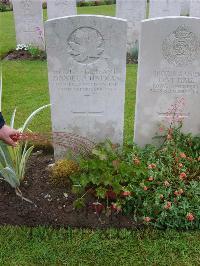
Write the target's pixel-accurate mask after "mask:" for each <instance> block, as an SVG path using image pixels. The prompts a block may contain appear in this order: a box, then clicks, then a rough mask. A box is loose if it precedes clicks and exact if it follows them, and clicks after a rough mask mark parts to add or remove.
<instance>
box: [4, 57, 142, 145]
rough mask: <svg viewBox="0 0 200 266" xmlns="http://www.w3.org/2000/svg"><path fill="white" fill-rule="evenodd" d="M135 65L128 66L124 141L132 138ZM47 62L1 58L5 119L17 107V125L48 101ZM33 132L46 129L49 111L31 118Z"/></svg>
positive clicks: (46, 130) (48, 128)
mask: <svg viewBox="0 0 200 266" xmlns="http://www.w3.org/2000/svg"><path fill="white" fill-rule="evenodd" d="M136 71H137V66H136V65H128V66H127V81H126V105H125V140H126V141H131V140H132V139H133V113H134V105H135V88H136ZM47 78H48V77H47V65H46V62H40V61H4V63H3V98H2V111H3V114H4V116H5V118H6V120H7V121H9V119H10V117H11V114H12V112H13V110H14V109H15V108H17V115H16V127H20V126H21V125H22V122H23V121H24V119H26V117H27V116H28V114H29V113H31V112H32V111H33V110H35V109H37V108H38V107H39V106H41V105H43V104H47V103H49V101H50V100H49V94H48V81H47ZM30 128H31V129H32V130H33V131H37V132H49V131H50V130H51V127H50V112H49V110H45V111H44V112H42V113H41V114H40V115H38V116H37V118H35V119H34V121H33V123H32V126H31V127H30Z"/></svg>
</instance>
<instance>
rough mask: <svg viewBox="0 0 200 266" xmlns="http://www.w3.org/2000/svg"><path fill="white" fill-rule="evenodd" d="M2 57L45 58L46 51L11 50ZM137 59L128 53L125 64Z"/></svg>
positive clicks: (132, 62)
mask: <svg viewBox="0 0 200 266" xmlns="http://www.w3.org/2000/svg"><path fill="white" fill-rule="evenodd" d="M2 59H4V60H11V61H12V60H46V59H47V57H46V53H45V52H42V53H41V54H40V55H38V56H34V57H33V56H32V55H31V54H30V53H29V52H27V51H16V50H11V51H9V52H8V53H7V54H5V55H3V56H2ZM137 63H138V61H137V59H135V58H133V56H132V55H130V54H129V53H128V54H127V56H126V64H137Z"/></svg>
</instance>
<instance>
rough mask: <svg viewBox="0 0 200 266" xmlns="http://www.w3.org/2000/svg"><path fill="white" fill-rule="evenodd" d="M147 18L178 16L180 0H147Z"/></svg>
mask: <svg viewBox="0 0 200 266" xmlns="http://www.w3.org/2000/svg"><path fill="white" fill-rule="evenodd" d="M149 1H150V3H149V18H155V17H166V16H179V15H180V12H181V10H180V9H181V7H180V0H149Z"/></svg>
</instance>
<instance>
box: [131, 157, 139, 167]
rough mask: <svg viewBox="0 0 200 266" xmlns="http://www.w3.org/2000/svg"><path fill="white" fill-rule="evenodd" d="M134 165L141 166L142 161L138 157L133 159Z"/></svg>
mask: <svg viewBox="0 0 200 266" xmlns="http://www.w3.org/2000/svg"><path fill="white" fill-rule="evenodd" d="M133 163H134V164H137V165H138V164H140V160H139V159H138V158H137V157H136V158H133Z"/></svg>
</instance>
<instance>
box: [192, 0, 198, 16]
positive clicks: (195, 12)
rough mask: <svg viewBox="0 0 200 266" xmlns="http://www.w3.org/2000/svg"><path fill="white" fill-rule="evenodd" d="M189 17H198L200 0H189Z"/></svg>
mask: <svg viewBox="0 0 200 266" xmlns="http://www.w3.org/2000/svg"><path fill="white" fill-rule="evenodd" d="M190 17H200V0H191V3H190Z"/></svg>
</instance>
